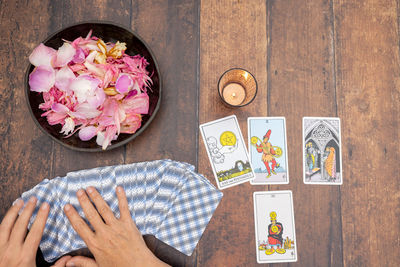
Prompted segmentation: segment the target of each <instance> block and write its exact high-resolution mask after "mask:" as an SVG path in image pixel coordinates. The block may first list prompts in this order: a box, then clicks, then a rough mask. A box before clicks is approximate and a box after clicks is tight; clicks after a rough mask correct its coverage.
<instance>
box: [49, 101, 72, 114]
mask: <svg viewBox="0 0 400 267" xmlns="http://www.w3.org/2000/svg"><path fill="white" fill-rule="evenodd" d="M51 109H52V110H53V111H54V112H57V113H60V114H67V113H68V112H69V111H70V110H69V108H67V107H66V106H64V105H63V104H60V103H54V104H53V105H52V106H51Z"/></svg>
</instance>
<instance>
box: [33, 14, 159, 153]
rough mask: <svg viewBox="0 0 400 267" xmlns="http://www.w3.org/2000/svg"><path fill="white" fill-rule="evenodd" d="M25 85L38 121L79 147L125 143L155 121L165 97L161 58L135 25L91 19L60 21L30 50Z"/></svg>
mask: <svg viewBox="0 0 400 267" xmlns="http://www.w3.org/2000/svg"><path fill="white" fill-rule="evenodd" d="M29 62H30V65H29V67H28V69H27V72H26V77H25V84H26V88H25V92H26V98H27V101H28V106H29V108H30V111H31V114H32V116H33V119H34V121H35V123H36V124H37V125H38V126H39V128H40V129H41V130H43V132H45V133H46V134H48V135H49V136H50V137H51V138H53V139H54V140H55V141H56V142H58V143H60V144H62V145H65V146H67V147H69V148H71V149H74V150H78V151H102V150H110V149H112V148H115V147H118V146H121V145H124V144H126V143H128V142H130V141H132V140H133V139H134V138H135V137H136V136H138V135H139V134H141V133H142V132H143V131H144V129H145V128H146V127H147V126H148V125H149V124H150V123H151V121H152V120H153V118H154V116H155V114H156V113H157V111H158V108H159V106H160V100H161V77H160V72H159V70H158V66H157V63H156V59H155V57H154V56H153V54H152V52H151V51H150V49H149V47H148V46H147V45H146V44H145V42H144V41H143V40H142V39H141V38H140V37H139V36H138V35H137V34H135V33H134V32H132V31H131V30H130V29H127V28H124V27H123V26H120V25H116V24H113V23H105V22H87V23H80V24H76V25H72V26H69V27H67V28H65V29H62V30H60V31H58V32H56V33H54V34H52V35H51V36H50V37H48V38H47V39H46V40H44V41H43V42H42V43H40V44H39V45H38V46H37V47H36V48H35V49H34V50H33V51H32V53H31V54H30V56H29Z"/></svg>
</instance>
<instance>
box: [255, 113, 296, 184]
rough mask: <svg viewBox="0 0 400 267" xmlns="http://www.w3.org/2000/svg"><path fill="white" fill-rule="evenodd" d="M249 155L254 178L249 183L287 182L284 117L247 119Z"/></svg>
mask: <svg viewBox="0 0 400 267" xmlns="http://www.w3.org/2000/svg"><path fill="white" fill-rule="evenodd" d="M247 126H248V139H249V156H250V162H251V165H252V166H253V168H254V173H255V176H256V177H255V178H254V179H253V180H251V181H250V183H251V184H288V183H289V170H288V161H287V154H288V153H287V144H286V121H285V117H251V118H248V119H247Z"/></svg>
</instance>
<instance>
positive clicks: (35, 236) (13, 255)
mask: <svg viewBox="0 0 400 267" xmlns="http://www.w3.org/2000/svg"><path fill="white" fill-rule="evenodd" d="M36 202H37V199H36V198H35V197H32V198H31V199H30V200H29V201H28V203H27V204H26V206H25V208H24V210H23V211H22V213H21V215H19V216H18V212H19V211H20V209H21V208H22V207H23V206H24V201H23V200H22V199H19V200H18V201H17V202H16V203H15V204H14V205H13V206H12V207H11V208H10V209H9V210H8V212H7V214H6V216H4V219H3V221H2V222H1V224H0V267H14V266H18V267H21V266H22V267H32V266H36V252H37V250H38V247H39V244H40V240H41V239H42V235H43V229H44V226H45V225H46V220H47V216H48V215H49V209H50V208H49V204H47V203H43V204H42V206H41V207H40V209H39V212H38V214H37V216H36V219H35V221H34V223H33V224H32V226H31V229H30V231H29V233H28V235H26V232H27V227H28V223H29V219H30V218H31V216H32V213H33V211H34V210H35V207H36ZM25 236H26V237H25Z"/></svg>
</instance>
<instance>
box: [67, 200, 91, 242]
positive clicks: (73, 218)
mask: <svg viewBox="0 0 400 267" xmlns="http://www.w3.org/2000/svg"><path fill="white" fill-rule="evenodd" d="M64 213H65V215H66V216H67V218H68V220H69V222H70V223H71V225H72V227H73V228H74V230H75V231H76V232H77V233H78V235H79V236H80V237H81V238H82V239H83V241H84V242H85V243H86V245H88V244H89V243H90V241H91V240H92V239H93V238H94V233H93V232H92V230H91V229H90V228H89V226H88V225H87V224H86V223H85V221H84V220H83V219H82V218H81V216H79V214H78V212H76V210H75V208H74V207H72V205H71V204H67V205H65V206H64ZM88 247H89V245H88ZM89 249H90V248H89Z"/></svg>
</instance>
